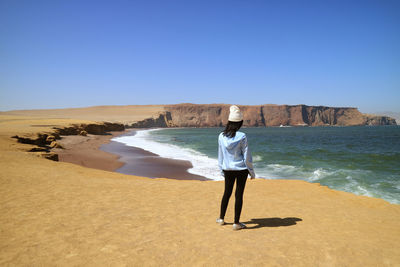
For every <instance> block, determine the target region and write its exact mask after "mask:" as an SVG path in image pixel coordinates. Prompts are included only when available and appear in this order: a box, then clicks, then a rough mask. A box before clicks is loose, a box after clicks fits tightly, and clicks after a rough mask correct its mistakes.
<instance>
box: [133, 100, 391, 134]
mask: <svg viewBox="0 0 400 267" xmlns="http://www.w3.org/2000/svg"><path fill="white" fill-rule="evenodd" d="M229 107H230V105H228V104H177V105H166V106H164V111H163V112H160V113H158V114H157V115H156V116H153V117H151V118H146V119H144V120H141V121H138V122H136V123H133V124H132V125H130V127H135V128H149V127H222V126H223V125H225V124H226V122H227V121H226V120H227V118H228V114H229ZM239 107H240V109H241V110H242V111H243V125H244V126H247V127H268V126H281V125H282V126H355V125H396V120H395V119H393V118H390V117H388V116H378V115H369V114H363V113H361V112H360V111H358V109H357V108H352V107H326V106H307V105H272V104H271V105H258V106H244V105H239Z"/></svg>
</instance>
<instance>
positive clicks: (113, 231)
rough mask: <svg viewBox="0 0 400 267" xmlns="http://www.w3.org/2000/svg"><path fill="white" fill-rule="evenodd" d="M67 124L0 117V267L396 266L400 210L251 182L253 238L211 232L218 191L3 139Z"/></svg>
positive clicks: (247, 210)
mask: <svg viewBox="0 0 400 267" xmlns="http://www.w3.org/2000/svg"><path fill="white" fill-rule="evenodd" d="M72 122H77V120H76V119H75V120H67V119H64V120H61V119H44V118H28V117H20V116H11V115H8V116H6V115H2V116H0V151H1V152H0V167H1V172H0V182H1V187H0V208H1V210H0V214H1V215H0V231H1V234H0V246H1V250H0V265H2V266H7V265H8V266H15V265H17V266H18V265H19V266H63V265H64V266H99V265H106V266H125V265H129V266H168V265H173V266H396V265H397V266H399V265H400V249H399V248H400V247H399V246H400V245H399V243H400V206H399V205H391V204H389V203H387V202H385V201H383V200H379V199H373V198H368V197H360V196H356V195H353V194H350V193H345V192H339V191H334V190H330V189H328V188H326V187H323V186H319V185H318V184H310V183H307V182H303V181H285V180H255V181H250V180H249V181H248V184H247V188H246V191H245V200H244V208H243V212H242V221H243V222H247V223H248V226H249V229H246V230H242V231H237V232H235V231H232V230H231V225H226V226H219V225H217V224H216V223H215V219H216V217H217V215H218V210H219V201H220V197H221V195H222V191H223V182H213V181H211V182H202V181H179V180H167V179H148V178H141V177H135V176H128V175H122V174H118V173H113V172H107V171H101V170H95V169H89V168H84V167H81V166H77V165H73V164H70V163H62V162H54V161H50V160H46V159H42V158H39V157H36V156H35V155H33V154H32V153H29V152H25V151H26V150H27V149H28V148H29V147H30V145H24V144H19V143H16V140H15V139H11V138H10V136H12V135H14V134H29V133H34V132H38V131H44V130H48V129H49V127H37V126H35V127H32V126H30V125H67V124H68V123H72ZM232 217H233V201H232V199H231V203H230V205H229V208H228V211H227V218H226V220H227V221H228V222H232V220H233V218H232Z"/></svg>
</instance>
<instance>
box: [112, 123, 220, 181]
mask: <svg viewBox="0 0 400 267" xmlns="http://www.w3.org/2000/svg"><path fill="white" fill-rule="evenodd" d="M156 130H159V129H150V130H140V131H137V132H136V134H135V135H133V136H121V137H115V138H113V139H112V140H113V141H116V142H120V143H123V144H125V145H128V146H133V147H139V148H142V149H144V150H146V151H150V152H152V153H154V154H157V155H159V156H160V157H164V158H171V159H178V160H188V161H190V162H191V163H192V165H193V167H192V168H190V169H189V170H188V171H189V172H190V173H192V174H197V175H201V176H204V177H207V178H209V179H213V180H223V177H222V176H221V175H220V171H219V169H218V162H217V160H216V159H213V158H210V157H208V156H207V155H204V154H202V153H200V152H198V151H195V150H193V149H189V148H182V147H179V146H176V145H173V144H169V143H160V142H157V141H154V140H153V139H152V137H151V135H150V132H151V131H156Z"/></svg>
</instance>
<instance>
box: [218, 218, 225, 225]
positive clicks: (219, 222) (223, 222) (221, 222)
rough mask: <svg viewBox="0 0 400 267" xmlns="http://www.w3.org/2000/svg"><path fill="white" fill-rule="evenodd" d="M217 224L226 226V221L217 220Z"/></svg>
mask: <svg viewBox="0 0 400 267" xmlns="http://www.w3.org/2000/svg"><path fill="white" fill-rule="evenodd" d="M217 223H218V224H219V225H224V224H225V221H224V219H220V218H218V219H217Z"/></svg>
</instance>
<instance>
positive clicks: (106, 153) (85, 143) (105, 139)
mask: <svg viewBox="0 0 400 267" xmlns="http://www.w3.org/2000/svg"><path fill="white" fill-rule="evenodd" d="M134 134H135V130H132V129H128V130H126V131H123V132H111V134H110V135H88V136H78V135H70V136H62V139H61V140H59V141H58V142H59V143H60V144H61V145H62V146H63V147H64V149H53V150H52V151H54V152H55V153H57V154H58V156H59V160H60V161H62V162H69V163H74V164H78V165H81V166H84V167H88V168H94V169H99V170H105V171H116V172H119V173H123V174H129V175H137V176H144V177H149V178H161V177H162V178H170V179H178V180H202V181H206V180H209V179H207V178H205V177H203V176H199V175H195V174H191V173H189V172H188V169H189V168H191V167H192V164H191V163H190V161H184V160H174V159H168V158H162V157H160V156H158V155H156V154H154V153H151V152H148V151H146V150H143V149H141V148H137V147H130V146H127V145H125V144H122V143H119V142H115V141H110V139H112V138H113V137H116V136H120V135H134Z"/></svg>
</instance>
